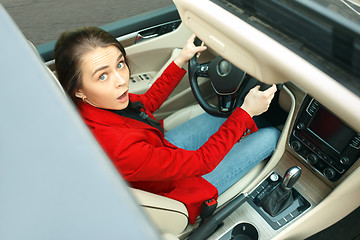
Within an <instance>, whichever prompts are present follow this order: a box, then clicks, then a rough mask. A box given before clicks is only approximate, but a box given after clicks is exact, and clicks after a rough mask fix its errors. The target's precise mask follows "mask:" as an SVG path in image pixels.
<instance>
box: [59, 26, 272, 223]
mask: <svg viewBox="0 0 360 240" xmlns="http://www.w3.org/2000/svg"><path fill="white" fill-rule="evenodd" d="M194 38H195V35H193V36H191V37H190V39H189V40H188V41H187V43H186V45H185V47H184V48H183V49H182V51H181V53H180V55H179V56H178V57H177V58H176V59H175V60H174V61H173V62H172V63H171V64H170V65H169V66H168V67H167V69H166V70H165V71H164V73H163V74H162V75H161V77H159V79H157V81H156V82H155V83H154V84H153V85H152V86H151V88H150V89H149V90H148V91H147V92H146V93H145V94H142V95H135V94H130V93H129V77H130V70H129V66H128V63H127V59H126V52H125V50H124V48H123V46H122V45H121V44H120V43H119V42H118V41H117V40H116V39H115V38H114V37H112V36H111V35H110V34H109V33H107V32H105V31H103V30H101V29H99V28H96V27H84V28H80V29H77V30H74V31H70V32H65V33H63V34H62V35H61V36H60V37H59V39H58V41H57V43H56V47H55V61H56V63H55V65H56V72H57V74H58V78H59V81H60V82H61V84H62V86H63V87H64V89H65V90H66V92H67V93H68V94H69V96H70V97H71V99H72V100H73V101H74V103H75V104H76V106H77V107H78V109H79V112H80V114H81V115H82V117H83V119H84V121H85V122H86V124H87V125H88V126H89V128H90V129H91V131H92V132H93V134H94V135H95V137H96V138H97V140H98V141H99V143H100V144H101V145H102V147H103V148H104V150H105V151H106V153H107V154H108V155H109V157H110V158H111V160H112V161H113V163H114V165H115V166H116V168H117V169H118V170H119V172H120V173H121V174H122V175H123V177H124V179H126V180H127V181H128V182H129V184H130V185H131V186H132V187H135V188H139V189H142V190H145V191H149V192H153V193H156V194H160V195H163V196H166V197H169V198H173V199H176V200H179V201H181V202H183V203H184V204H185V206H186V207H187V209H188V213H189V221H190V223H194V221H195V219H196V217H197V216H198V214H199V212H200V206H201V204H202V203H203V202H204V201H205V200H208V199H211V198H216V197H217V196H218V190H219V192H220V193H222V192H223V191H225V190H226V189H227V188H229V187H230V186H231V185H232V184H234V183H235V182H236V181H237V180H238V179H240V178H241V177H242V176H243V175H244V174H245V173H246V172H247V171H249V170H250V169H251V168H252V167H254V166H255V165H256V164H257V163H259V162H260V161H262V160H263V159H265V158H266V157H268V156H269V155H270V154H271V153H272V152H273V151H274V148H275V146H276V142H277V139H278V137H279V132H278V131H277V130H276V129H275V128H264V129H260V130H259V131H258V132H256V131H257V130H258V128H257V126H256V124H255V122H254V121H253V119H252V117H253V116H257V115H260V114H261V113H263V112H265V111H266V110H267V109H268V107H269V104H270V102H271V100H272V98H273V96H274V93H275V91H276V87H275V86H273V87H271V88H269V89H268V90H266V91H264V92H261V91H259V90H258V89H259V87H255V88H254V89H252V90H251V91H250V92H249V93H248V94H247V96H246V98H245V100H244V103H243V105H242V106H241V108H240V107H239V108H237V109H236V110H235V111H234V112H233V113H232V115H231V116H230V117H229V118H228V119H223V118H215V117H212V116H209V115H208V114H203V115H201V116H199V117H196V118H194V119H192V120H190V121H188V122H187V123H185V124H184V125H183V126H180V127H178V128H176V129H174V130H172V131H169V132H166V133H164V131H163V128H162V123H160V122H158V121H157V120H156V119H155V118H154V116H153V114H152V113H153V112H154V111H156V110H157V109H158V108H159V107H160V106H161V104H162V103H163V102H164V101H165V100H166V99H167V97H168V96H169V95H170V94H171V92H172V91H173V90H174V88H175V87H176V86H177V84H178V83H179V82H180V80H181V79H182V77H183V76H184V74H185V70H184V69H182V68H181V67H182V66H183V65H184V64H185V63H186V62H187V61H188V60H189V59H190V58H191V57H192V56H193V55H194V54H196V53H197V52H201V51H204V50H205V49H206V47H204V46H200V47H196V46H195V45H194V44H193V41H194ZM201 126H202V127H203V128H202V130H200V127H201ZM194 127H196V128H195V130H194ZM184 129H185V131H184ZM254 132H256V133H254ZM250 133H252V134H251V135H250V136H248V137H246V138H244V136H246V135H249V134H250ZM242 138H244V139H243V140H241V139H242ZM240 140H241V141H240ZM239 141H240V143H237V142H239ZM171 142H172V143H171ZM176 145H178V146H176ZM179 146H180V147H183V148H179ZM233 146H234V147H233ZM230 150H231V151H230ZM223 159H224V160H223ZM222 160H223V161H222ZM220 162H222V163H221V164H219V163H220ZM218 165H219V166H218ZM217 166H218V167H217ZM216 167H217V168H216ZM215 168H216V170H215V171H213V170H214V169H215ZM205 179H207V180H205Z"/></svg>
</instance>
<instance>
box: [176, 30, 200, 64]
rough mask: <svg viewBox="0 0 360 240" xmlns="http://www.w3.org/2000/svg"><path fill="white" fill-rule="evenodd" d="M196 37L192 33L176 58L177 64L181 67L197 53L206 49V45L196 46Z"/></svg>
mask: <svg viewBox="0 0 360 240" xmlns="http://www.w3.org/2000/svg"><path fill="white" fill-rule="evenodd" d="M195 37H196V35H195V34H192V35H191V37H190V38H189V39H188V40H187V41H186V44H185V46H184V48H183V49H182V50H181V52H180V54H179V56H177V58H175V60H174V62H175V64H176V65H178V66H179V67H180V68H182V67H183V66H184V65H185V63H187V62H188V61H189V60H190V59H191V58H192V57H193V56H194V55H195V54H196V53H198V52H202V51H205V50H206V46H198V47H197V46H195V44H194V40H195Z"/></svg>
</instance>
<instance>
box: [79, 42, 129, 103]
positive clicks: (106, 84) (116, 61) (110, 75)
mask: <svg viewBox="0 0 360 240" xmlns="http://www.w3.org/2000/svg"><path fill="white" fill-rule="evenodd" d="M80 68H81V79H82V84H81V88H80V89H78V90H77V91H76V93H75V96H76V97H78V98H82V99H83V98H84V97H85V98H86V101H87V102H88V103H89V104H91V105H93V106H95V107H98V108H106V109H115V110H122V109H124V108H126V107H127V106H128V104H129V92H128V91H129V74H130V73H129V69H128V67H127V65H126V63H125V58H124V56H123V54H122V53H121V51H120V50H119V49H118V48H117V47H115V46H108V47H104V48H103V47H98V48H95V49H93V50H91V51H89V52H87V53H86V54H84V56H83V57H82V58H81V61H80Z"/></svg>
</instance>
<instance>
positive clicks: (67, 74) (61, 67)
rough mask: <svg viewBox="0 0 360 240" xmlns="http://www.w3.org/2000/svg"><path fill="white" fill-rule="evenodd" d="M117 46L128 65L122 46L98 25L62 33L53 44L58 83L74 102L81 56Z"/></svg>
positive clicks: (77, 87)
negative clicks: (91, 51) (100, 48)
mask: <svg viewBox="0 0 360 240" xmlns="http://www.w3.org/2000/svg"><path fill="white" fill-rule="evenodd" d="M108 46H115V47H117V48H118V49H119V50H120V51H121V53H122V54H123V56H124V58H125V63H126V64H127V65H128V61H127V58H126V52H125V49H124V47H123V46H122V45H121V43H119V42H118V41H117V40H116V38H115V37H113V36H112V35H111V34H110V33H108V32H106V31H104V30H103V29H101V28H98V27H81V28H78V29H75V30H72V31H67V32H64V33H62V34H61V35H60V36H59V38H58V40H57V42H56V45H55V69H56V73H57V76H58V79H59V81H60V84H61V85H62V87H63V88H64V90H65V91H66V92H67V94H68V95H69V96H70V98H71V99H72V100H73V102H74V103H75V104H76V103H77V102H78V98H77V97H75V92H76V91H77V90H78V89H79V88H81V85H82V80H81V68H80V64H81V62H80V61H81V58H82V56H83V55H84V54H86V53H87V52H89V51H90V50H93V49H95V48H98V47H108Z"/></svg>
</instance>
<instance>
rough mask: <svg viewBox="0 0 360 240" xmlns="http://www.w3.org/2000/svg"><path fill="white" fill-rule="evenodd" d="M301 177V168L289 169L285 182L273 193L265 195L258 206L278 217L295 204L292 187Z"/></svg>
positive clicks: (277, 185) (276, 187)
mask: <svg viewBox="0 0 360 240" xmlns="http://www.w3.org/2000/svg"><path fill="white" fill-rule="evenodd" d="M300 175H301V169H300V167H297V166H296V167H292V168H289V169H288V170H287V171H286V172H285V175H284V178H283V181H282V182H281V183H277V184H276V185H275V186H273V187H272V188H271V191H269V192H267V193H265V194H266V195H265V197H262V199H261V201H259V202H258V204H259V205H260V206H261V207H262V208H263V209H264V210H265V211H266V212H267V213H268V214H270V215H271V216H272V217H275V216H277V215H278V214H279V213H281V212H282V211H284V210H285V209H286V208H288V207H289V206H290V205H291V204H292V203H293V202H294V198H293V195H292V187H293V186H294V184H295V183H296V182H297V180H298V179H299V178H300ZM260 194H262V193H260ZM260 194H259V195H260Z"/></svg>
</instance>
